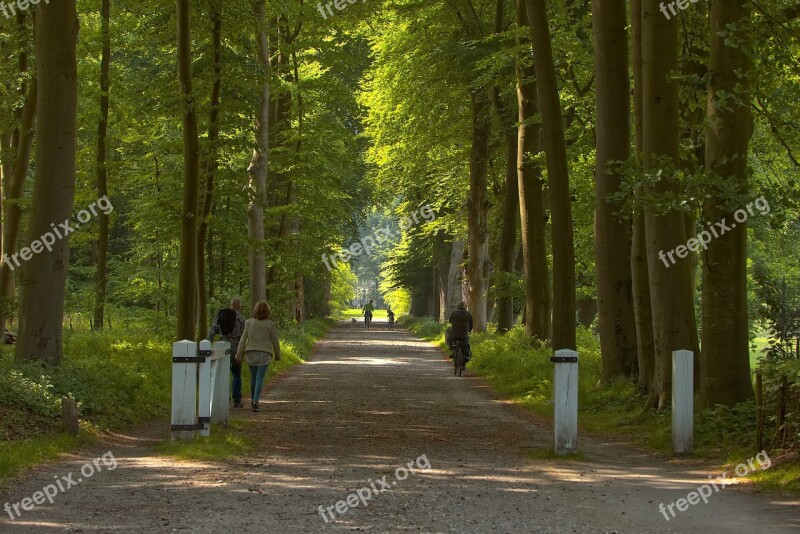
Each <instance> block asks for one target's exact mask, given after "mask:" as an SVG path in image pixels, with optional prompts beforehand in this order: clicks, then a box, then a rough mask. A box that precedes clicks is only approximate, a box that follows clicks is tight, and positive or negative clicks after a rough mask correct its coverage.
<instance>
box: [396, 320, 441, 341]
mask: <svg viewBox="0 0 800 534" xmlns="http://www.w3.org/2000/svg"><path fill="white" fill-rule="evenodd" d="M398 322H399V323H400V325H401V326H402V327H403V328H407V329H409V330H410V331H411V332H412V333H413V334H414V335H416V336H419V337H421V338H423V339H428V340H432V341H436V342H438V343H439V344H442V343H444V331H445V330H446V329H447V325H446V324H444V323H440V322H438V321H437V320H436V319H434V318H433V317H413V316H404V317H400V318H399V319H398Z"/></svg>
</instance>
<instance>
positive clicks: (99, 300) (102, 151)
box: [94, 0, 111, 330]
mask: <svg viewBox="0 0 800 534" xmlns="http://www.w3.org/2000/svg"><path fill="white" fill-rule="evenodd" d="M100 18H101V19H102V21H103V22H102V25H103V27H102V30H101V33H102V41H103V50H102V57H101V59H100V121H99V123H98V125H97V194H98V196H99V198H103V197H106V196H107V195H108V168H107V166H106V159H107V149H106V143H107V138H108V91H109V81H108V71H109V64H110V62H111V30H110V27H109V23H110V18H111V1H110V0H102V2H101V8H100ZM97 222H98V224H99V226H100V230H99V235H98V238H97V271H96V272H95V301H94V328H95V330H102V329H103V323H104V321H105V305H106V285H107V275H108V273H107V264H108V227H109V218H108V214H107V213H106V212H104V211H103V212H100V213H99V214H98V215H97Z"/></svg>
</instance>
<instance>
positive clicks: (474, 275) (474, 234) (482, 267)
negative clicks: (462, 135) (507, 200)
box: [467, 89, 491, 332]
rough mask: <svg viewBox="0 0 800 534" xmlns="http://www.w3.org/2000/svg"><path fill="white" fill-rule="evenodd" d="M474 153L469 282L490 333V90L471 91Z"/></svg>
mask: <svg viewBox="0 0 800 534" xmlns="http://www.w3.org/2000/svg"><path fill="white" fill-rule="evenodd" d="M470 103H471V109H472V150H471V154H470V163H469V203H468V208H467V213H468V223H469V242H468V248H469V261H468V263H467V277H468V280H469V300H470V311H471V312H472V317H473V321H474V323H475V328H474V330H475V331H476V332H485V331H486V292H487V289H488V287H487V284H488V280H487V277H486V275H487V272H488V267H489V243H488V230H487V227H486V225H487V215H488V211H489V201H488V200H487V198H486V179H487V174H488V168H489V136H490V133H491V118H490V116H489V94H488V91H487V90H486V89H478V90H474V91H471V93H470Z"/></svg>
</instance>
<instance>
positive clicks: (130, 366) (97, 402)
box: [0, 319, 335, 483]
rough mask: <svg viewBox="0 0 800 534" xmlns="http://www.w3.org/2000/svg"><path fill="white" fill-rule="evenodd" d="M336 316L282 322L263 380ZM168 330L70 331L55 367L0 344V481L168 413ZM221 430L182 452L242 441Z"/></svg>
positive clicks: (303, 351) (295, 357) (296, 357)
mask: <svg viewBox="0 0 800 534" xmlns="http://www.w3.org/2000/svg"><path fill="white" fill-rule="evenodd" d="M333 324H335V321H334V320H332V319H312V320H309V321H307V322H306V323H305V324H304V325H298V324H292V325H289V326H287V327H285V328H281V329H280V332H279V333H280V336H281V347H282V355H283V358H282V359H281V361H280V362H278V363H276V364H273V365H271V366H270V373H269V376H268V380H271V379H273V378H274V377H275V376H276V375H278V374H280V373H281V372H283V371H285V370H286V369H288V368H290V367H292V366H294V365H296V364H297V363H300V362H301V361H303V360H304V359H305V358H306V357H307V356H308V354H309V353H310V352H311V349H312V347H313V345H314V343H315V342H316V340H317V339H319V338H321V337H322V336H324V334H325V332H326V331H327V329H328V328H329V327H330V326H331V325H333ZM167 335H170V334H163V335H161V336H158V335H153V334H147V333H145V332H144V329H140V328H137V329H136V330H113V331H111V332H108V331H104V332H75V333H67V335H65V339H64V358H63V361H62V363H61V365H60V366H59V367H52V366H47V365H44V364H41V363H39V362H32V363H20V362H15V361H14V347H11V346H0V483H2V482H3V481H4V480H6V479H8V478H10V477H12V476H14V475H15V474H16V473H18V472H19V470H20V469H24V468H26V467H30V466H33V465H38V464H41V463H43V462H48V461H53V460H57V459H58V458H59V456H60V455H62V454H63V453H65V452H68V451H71V450H74V449H75V448H77V447H80V446H82V445H85V444H87V443H90V442H92V441H94V440H97V439H99V438H101V437H102V432H103V431H107V430H120V429H125V428H130V427H132V426H134V425H136V424H139V423H143V422H145V421H148V420H153V419H158V418H166V417H168V416H169V413H170V409H171V395H172V392H171V388H172V364H171V358H170V355H171V353H172V340H171V339H170V338H169V337H167ZM242 378H243V382H245V384H244V385H243V386H244V387H243V389H244V391H245V392H248V391H249V373H248V372H247V371H245V372H244V373H243V377H242ZM65 396H66V397H71V398H74V399H75V400H76V401H77V403H78V412H79V417H80V419H81V435H80V436H79V437H77V438H74V437H70V436H68V435H66V434H64V433H63V432H62V423H61V398H62V397H65ZM235 428H237V427H235V426H234V427H232V429H231V431H233V430H234V429H235ZM214 430H215V432H216V431H217V429H216V428H215V429H214ZM220 434H221V435H220V436H219V437H218V438H217V437H216V436H215V437H214V438H212V439H211V440H207V441H209V444H208V445H203V443H199V444H197V445H195V446H194V447H195V449H196V450H191V449H190V450H188V451H187V452H186V453H185V454H187V455H195V456H198V457H199V455H201V454H202V451H201V449H202V448H203V447H204V446H205V447H207V449H208V451H209V452H208V454H209V455H212V454H213V455H214V456H218V453H219V449H221V448H227V447H228V446H230V448H232V449H233V450H236V447H237V446H241V447H246V446H247V443H246V440H244V441H243V442H242V443H241V444H239V445H237V444H236V443H235V442H234V441H235V440H234V441H231V440H232V439H233V437H232V436H227V434H226V432H224V431H223V432H221V433H220ZM226 436H227V437H226ZM217 440H222V442H221V443H218V441H217ZM226 440H227V441H226ZM177 453H180V451H177Z"/></svg>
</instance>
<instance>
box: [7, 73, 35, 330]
mask: <svg viewBox="0 0 800 534" xmlns="http://www.w3.org/2000/svg"><path fill="white" fill-rule="evenodd" d="M37 102H38V84H37V82H36V77H35V75H34V78H33V79H32V80H31V83H30V86H29V88H28V94H27V95H26V97H25V107H24V108H23V110H22V117H21V120H20V126H19V134H18V135H17V138H16V143H13V144H12V146H13V145H14V144H15V145H16V156H15V158H14V160H13V161H14V163H13V165H11V166H10V168H9V169H7V170H9V171H10V175H9V179H8V184H7V185H8V187H6V184H5V183H4V184H3V185H4V191H3V196H4V198H3V200H4V208H3V209H4V212H5V213H4V215H5V218H4V221H3V260H2V261H1V262H0V296H1V297H2V303H0V330H2V328H3V327H5V325H6V322H7V319H8V317H7V315H6V313H7V312H8V313H9V315H10V311H11V310H12V309H13V306H14V293H15V291H14V269H16V266H15V264H13V263H11V264H10V265H9V264H7V263H6V260H5V258H11V256H12V255H13V254H14V253H15V252H16V250H17V244H18V243H19V227H20V222H21V220H22V209H21V208H20V205H19V201H20V199H21V198H22V195H23V193H24V191H25V180H26V179H27V178H28V170H29V169H30V161H31V152H32V151H33V137H34V127H35V126H36V107H37ZM4 172H5V171H4Z"/></svg>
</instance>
